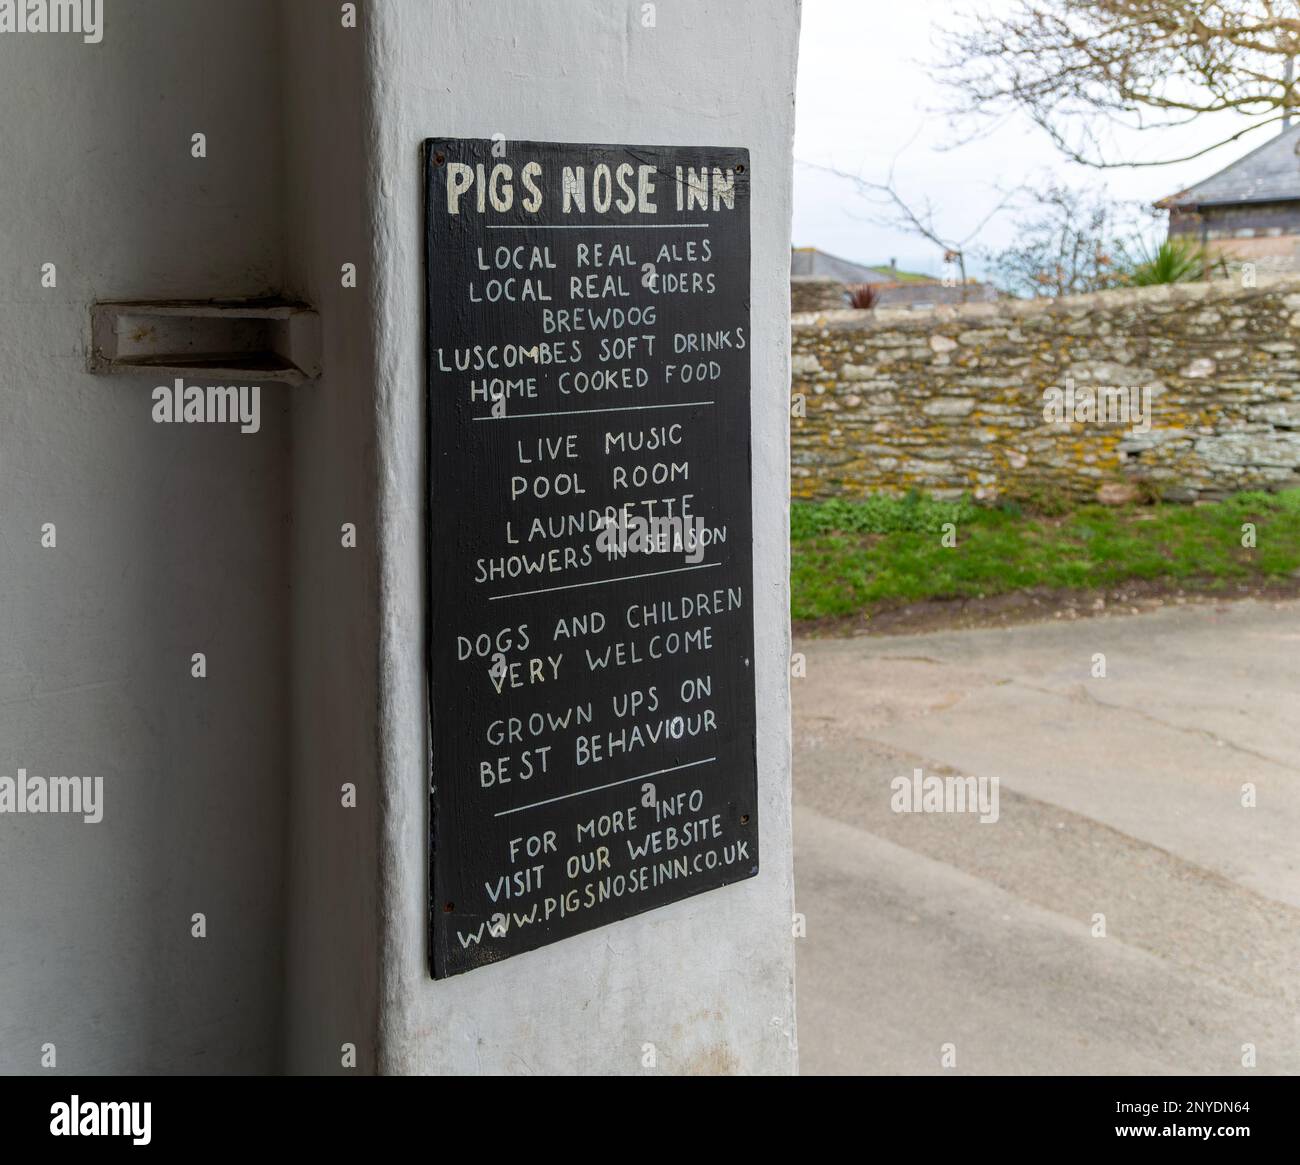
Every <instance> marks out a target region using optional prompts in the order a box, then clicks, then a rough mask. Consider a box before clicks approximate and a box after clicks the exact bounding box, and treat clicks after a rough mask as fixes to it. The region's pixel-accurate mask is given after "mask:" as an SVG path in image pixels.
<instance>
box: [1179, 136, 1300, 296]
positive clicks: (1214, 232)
mask: <svg viewBox="0 0 1300 1165" xmlns="http://www.w3.org/2000/svg"><path fill="white" fill-rule="evenodd" d="M1297 150H1300V126H1294V127H1292V128H1290V129H1284V130H1283V131H1282V132H1281V133H1280V134H1278V135H1277V136H1276V137H1274V138H1271V139H1270V140H1268V141H1267V142H1265V143H1264V144H1263V145H1262V146H1260V147H1259V148H1258V149H1255V150H1252V151H1251V152H1250V153H1249V154H1247V155H1245V157H1242V158H1238V159H1237V160H1236V161H1235V162H1233V163H1232V164H1231V165H1230V166H1227V167H1225V168H1224V169H1222V170H1220V171H1219V172H1218V173H1217V174H1214V175H1212V176H1211V177H1209V178H1206V179H1205V181H1203V182H1198V183H1197V184H1196V185H1195V186H1190V187H1188V188H1187V189H1186V190H1182V191H1180V192H1179V193H1177V194H1171V195H1170V196H1169V197H1168V198H1162V199H1161V200H1160V201H1159V202H1157V203H1156V206H1158V207H1160V208H1162V209H1164V210H1167V211H1169V237H1170V238H1190V239H1194V240H1196V241H1197V242H1200V243H1202V244H1204V245H1205V246H1206V247H1207V248H1208V249H1209V250H1210V251H1212V252H1213V253H1215V254H1218V255H1221V256H1223V258H1225V259H1226V260H1228V261H1229V263H1230V265H1232V266H1238V265H1239V264H1241V263H1246V262H1252V263H1255V264H1257V265H1258V266H1260V267H1262V268H1265V269H1267V270H1271V271H1300V154H1297Z"/></svg>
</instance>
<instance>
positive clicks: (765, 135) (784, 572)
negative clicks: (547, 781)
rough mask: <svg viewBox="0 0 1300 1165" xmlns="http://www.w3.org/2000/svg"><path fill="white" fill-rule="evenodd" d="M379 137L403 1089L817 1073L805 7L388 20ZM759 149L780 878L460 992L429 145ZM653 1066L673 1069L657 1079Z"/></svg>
mask: <svg viewBox="0 0 1300 1165" xmlns="http://www.w3.org/2000/svg"><path fill="white" fill-rule="evenodd" d="M364 20H365V21H366V23H367V27H366V28H365V29H364V30H363V31H364V34H365V36H366V37H367V53H368V57H367V62H366V68H367V70H368V77H367V81H368V84H369V93H370V96H369V112H368V116H369V124H368V127H367V131H368V133H370V134H371V135H372V140H371V142H370V149H371V150H372V154H371V157H370V160H369V177H368V182H369V183H371V184H372V185H371V187H370V188H369V189H368V191H367V197H368V202H369V206H370V208H371V210H372V212H373V231H374V234H373V241H372V247H373V250H372V254H371V260H370V266H371V278H372V280H373V295H374V297H375V300H374V304H373V317H372V320H373V327H374V335H373V342H374V353H373V359H374V367H375V384H374V393H375V407H376V416H375V423H376V430H375V457H376V461H377V464H376V467H375V469H376V481H377V489H378V498H377V507H378V519H379V522H378V532H377V534H378V572H379V582H378V598H379V618H380V627H379V643H380V652H379V659H378V686H379V699H378V704H377V718H378V723H377V726H376V728H377V741H378V747H379V752H380V757H379V765H380V768H379V781H380V784H381V806H382V808H381V812H380V819H379V822H378V873H379V878H380V882H379V908H380V920H379V929H380V934H379V943H380V946H379V960H380V962H379V968H378V975H379V983H378V986H377V998H378V1002H377V1008H376V1010H377V1025H378V1032H377V1043H376V1046H375V1065H374V1066H375V1069H376V1070H378V1071H380V1072H383V1073H602V1074H640V1073H648V1072H653V1073H657V1074H689V1073H788V1072H792V1071H794V1070H795V1067H796V1045H795V1026H794V939H793V937H792V933H791V932H792V924H791V915H792V911H793V909H794V905H793V879H792V863H791V826H790V736H789V691H788V687H789V652H790V641H789V601H788V599H789V596H788V573H789V572H788V509H789V426H788V421H789V375H790V370H789V348H790V331H789V278H788V277H789V265H790V250H789V248H790V200H791V165H792V163H791V140H792V135H793V129H794V84H795V65H796V55H797V47H798V32H799V5H798V3H797V2H796V0H659V2H658V3H656V4H644V3H641V2H640V0H514V2H512V3H509V4H494V3H484V2H483V0H434V2H430V0H385V2H384V3H382V4H376V5H367V6H365V8H364ZM493 134H503V135H505V137H506V138H507V139H508V140H509V139H516V140H518V139H532V140H539V141H565V142H608V143H618V142H628V143H646V144H664V145H708V146H740V147H747V148H748V149H749V150H750V151H751V169H752V256H753V257H752V309H751V310H752V318H751V322H752V328H753V340H754V343H753V347H752V360H753V364H752V374H753V399H752V415H753V432H752V448H753V475H754V476H753V517H754V562H755V567H754V570H755V580H754V582H755V586H754V592H755V610H754V622H755V633H756V662H757V700H758V769H759V791H760V810H759V812H760V822H761V831H762V832H761V845H762V853H763V861H762V869H761V872H760V873H759V875H758V876H757V877H756V878H753V879H750V880H748V881H742V882H739V883H736V884H734V885H731V886H727V887H725V888H723V889H720V890H716V891H712V892H709V893H706V894H702V895H698V896H696V897H692V898H689V899H686V900H684V901H680V902H677V903H675V904H673V905H671V906H668V907H665V908H662V909H658V910H654V911H651V912H649V913H646V914H642V915H639V916H637V917H635V918H632V919H630V920H627V921H623V922H619V923H616V924H614V925H612V926H607V927H603V928H601V929H598V930H595V931H592V932H589V933H586V934H583V935H580V936H579V937H576V938H570V939H567V940H565V941H563V942H559V943H556V944H554V945H551V946H548V947H544V948H542V949H540V950H537V951H533V952H531V953H528V954H524V955H520V956H517V957H515V958H511V959H508V960H505V961H503V962H500V963H497V964H494V965H492V966H489V967H485V968H481V969H479V970H475V971H472V972H470V973H468V974H465V975H460V976H457V977H455V978H452V979H447V980H442V981H439V982H434V981H433V980H431V979H430V978H429V974H428V970H427V966H428V958H427V953H426V950H427V948H426V937H425V926H426V909H427V906H426V893H427V890H426V887H427V875H426V870H427V865H428V856H429V855H428V840H427V830H428V820H427V810H426V802H427V793H426V786H427V776H428V774H427V767H428V756H429V740H428V728H427V720H426V703H425V701H426V692H425V663H424V654H423V653H424V643H425V630H426V628H425V618H426V602H425V579H424V570H423V555H424V552H425V533H424V522H425V516H424V499H423V492H424V489H425V469H424V465H425V463H424V456H425V453H424V440H425V438H424V434H425V410H424V402H423V391H424V375H425V365H424V359H425V358H424V344H423V332H422V329H423V316H422V296H423V285H422V280H423V278H424V272H423V263H422V258H421V254H422V252H421V246H422V238H423V232H424V223H423V212H422V197H421V167H420V145H421V142H422V141H423V140H424V139H425V138H429V137H434V136H445V137H482V138H488V137H491V136H492V135H493ZM646 1044H653V1045H654V1046H655V1049H656V1066H655V1067H654V1068H653V1069H648V1068H646V1067H644V1066H643V1047H644V1045H646Z"/></svg>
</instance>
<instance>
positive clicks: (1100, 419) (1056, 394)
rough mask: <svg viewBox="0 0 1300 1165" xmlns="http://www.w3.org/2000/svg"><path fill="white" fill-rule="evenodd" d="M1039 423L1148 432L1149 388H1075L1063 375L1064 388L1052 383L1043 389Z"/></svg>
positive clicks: (1110, 386) (1149, 418) (1102, 385)
mask: <svg viewBox="0 0 1300 1165" xmlns="http://www.w3.org/2000/svg"><path fill="white" fill-rule="evenodd" d="M1043 420H1045V421H1047V422H1048V423H1049V424H1052V425H1070V424H1075V423H1082V424H1095V425H1129V426H1130V427H1131V428H1132V430H1133V432H1134V433H1149V432H1150V431H1151V386H1150V385H1149V384H1144V385H1141V386H1138V385H1125V384H1093V385H1076V384H1075V383H1074V380H1073V379H1072V378H1071V377H1069V376H1067V377H1066V378H1065V387H1064V388H1061V387H1059V386H1058V385H1055V384H1054V385H1052V386H1051V387H1050V388H1047V389H1044V391H1043Z"/></svg>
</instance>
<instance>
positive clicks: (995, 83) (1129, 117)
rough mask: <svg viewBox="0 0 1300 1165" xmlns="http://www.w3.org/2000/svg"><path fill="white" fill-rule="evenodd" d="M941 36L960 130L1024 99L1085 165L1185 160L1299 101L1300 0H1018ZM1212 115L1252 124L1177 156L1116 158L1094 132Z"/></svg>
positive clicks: (1022, 106)
mask: <svg viewBox="0 0 1300 1165" xmlns="http://www.w3.org/2000/svg"><path fill="white" fill-rule="evenodd" d="M940 39H941V44H942V47H943V51H944V60H943V62H942V63H941V64H940V65H939V66H938V67H937V69H936V78H937V79H938V80H939V81H941V82H943V83H944V84H945V85H946V86H947V87H948V89H949V91H950V92H951V93H952V94H953V96H954V102H953V104H952V105H950V106H949V108H948V109H947V110H946V112H947V113H948V114H949V116H950V117H952V118H953V119H954V120H955V122H956V124H958V125H960V126H963V127H964V129H965V131H966V133H967V136H969V131H970V130H971V127H972V126H975V125H977V124H978V123H980V122H981V121H987V120H988V119H990V118H992V117H1001V116H1003V115H1004V114H1005V113H1006V112H1007V111H1008V110H1009V109H1019V110H1020V111H1022V112H1024V113H1026V114H1027V115H1028V116H1029V117H1030V118H1031V119H1032V120H1033V121H1034V122H1036V123H1037V124H1038V125H1040V126H1041V127H1042V128H1043V129H1044V130H1046V131H1047V133H1048V134H1049V135H1050V137H1051V138H1052V141H1053V142H1054V143H1055V144H1056V145H1057V147H1058V148H1059V149H1061V151H1062V152H1063V153H1065V154H1066V156H1067V157H1069V158H1071V159H1072V160H1074V161H1076V162H1080V163H1082V164H1084V165H1087V166H1094V167H1097V168H1102V169H1111V168H1117V167H1135V166H1163V165H1169V164H1171V163H1174V162H1182V161H1188V160H1190V159H1192V158H1198V157H1201V156H1202V155H1204V154H1207V153H1210V152H1211V151H1212V150H1215V149H1218V148H1219V147H1220V146H1224V145H1227V144H1228V143H1229V142H1234V141H1237V140H1238V139H1239V138H1241V137H1243V136H1244V135H1245V134H1247V133H1251V132H1253V131H1254V130H1256V129H1260V128H1262V127H1263V126H1267V125H1271V124H1273V123H1275V122H1283V123H1285V122H1286V120H1287V119H1288V118H1289V117H1290V116H1291V115H1293V114H1294V113H1296V112H1300V91H1297V89H1298V87H1297V83H1296V79H1295V76H1294V70H1293V69H1292V68H1291V67H1290V66H1289V64H1288V62H1290V61H1292V60H1293V59H1294V57H1295V56H1296V55H1297V54H1298V53H1300V0H1016V2H1015V5H1014V7H1013V8H1012V9H1011V10H1010V12H1009V13H1007V14H1004V15H997V16H991V15H987V14H984V13H979V12H976V13H973V14H970V15H967V16H966V17H965V18H964V20H963V21H962V23H961V26H960V27H959V28H958V29H957V30H956V31H954V32H950V33H947V34H941V38H940ZM1216 114H1231V115H1237V116H1244V117H1246V118H1248V119H1250V121H1251V124H1250V125H1248V126H1247V127H1246V128H1245V129H1236V128H1235V126H1234V127H1233V128H1234V130H1235V132H1232V133H1225V134H1224V135H1223V136H1222V137H1220V138H1219V139H1218V140H1216V141H1215V142H1214V144H1213V145H1211V146H1207V147H1206V148H1204V149H1202V150H1198V151H1196V152H1194V153H1191V154H1186V155H1184V156H1182V157H1177V158H1159V159H1138V160H1131V159H1128V160H1122V161H1116V160H1114V158H1113V157H1111V156H1108V155H1109V154H1110V151H1109V150H1106V149H1104V144H1105V143H1103V141H1102V139H1101V138H1100V137H1099V136H1098V133H1097V127H1098V125H1110V126H1112V127H1115V128H1121V129H1128V130H1135V131H1138V132H1145V131H1149V130H1152V129H1159V128H1166V127H1168V126H1170V125H1177V124H1186V123H1187V122H1188V121H1189V120H1194V119H1198V118H1206V117H1213V116H1214V115H1216Z"/></svg>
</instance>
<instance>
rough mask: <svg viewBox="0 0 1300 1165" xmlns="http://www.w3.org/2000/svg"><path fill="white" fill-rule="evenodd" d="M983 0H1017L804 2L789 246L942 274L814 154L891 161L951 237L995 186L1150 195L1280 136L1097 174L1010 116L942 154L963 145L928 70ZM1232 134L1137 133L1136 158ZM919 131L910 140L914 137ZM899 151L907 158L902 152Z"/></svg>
mask: <svg viewBox="0 0 1300 1165" xmlns="http://www.w3.org/2000/svg"><path fill="white" fill-rule="evenodd" d="M975 3H978V4H979V5H980V7H981V9H983V10H993V11H996V10H997V9H998V8H1006V7H1008V6H1009V5H1008V0H901V2H900V0H804V5H803V33H802V38H801V45H800V51H799V92H798V103H797V106H796V130H795V148H794V155H795V171H794V244H795V246H815V247H820V248H822V249H823V250H825V251H830V252H831V253H832V254H836V255H840V256H843V257H844V258H846V259H852V260H855V261H858V262H864V263H868V264H872V265H874V264H883V263H887V262H889V260H890V259H891V258H896V259H897V260H898V263H899V266H900V267H904V268H907V269H910V270H918V271H926V272H930V273H932V274H940V273H941V271H942V255H941V254H940V253H939V252H938V251H936V249H935V248H934V247H933V246H932V245H931V244H929V243H927V242H926V241H925V240H923V239H920V238H918V237H916V236H914V235H909V234H907V233H906V232H903V231H899V230H895V229H890V228H889V227H882V226H879V225H876V224H874V223H872V222H869V221H864V216H865V215H868V214H870V213H872V212H871V210H870V208H866V207H864V206H863V204H862V203H861V201H860V200H859V199H858V197H857V196H856V195H855V193H854V191H853V188H852V187H851V185H850V184H849V183H847V182H844V181H843V180H842V179H838V178H836V177H834V176H832V175H829V174H826V173H823V172H820V171H818V170H816V169H814V168H813V167H812V166H811V165H809V163H812V164H820V165H823V166H832V167H834V168H836V169H839V170H845V171H849V172H852V173H861V174H862V175H863V176H864V177H867V178H870V179H872V180H875V181H883V180H884V179H885V176H886V175H887V173H888V171H889V166H890V163H891V161H893V160H894V159H895V157H896V156H897V162H896V165H895V179H896V185H897V186H898V188H899V189H900V193H902V194H903V195H905V196H906V197H907V198H908V199H909V200H911V201H913V202H920V201H921V200H922V199H923V198H926V197H928V198H929V199H930V200H931V201H932V202H933V203H934V205H935V206H936V208H937V211H938V213H937V215H936V221H937V222H938V224H939V225H940V226H941V227H942V228H943V229H944V231H945V232H947V233H948V234H950V235H954V236H958V237H960V236H962V235H965V234H966V233H967V232H969V231H970V230H972V229H974V228H975V227H976V225H977V224H978V223H979V221H980V220H981V219H982V218H983V217H984V215H985V214H987V212H988V211H989V209H990V208H992V207H993V206H995V205H996V204H997V202H998V201H999V200H1000V198H1001V195H1000V194H999V193H998V190H997V187H998V185H999V184H1000V185H1002V186H1004V187H1011V186H1015V185H1017V184H1019V183H1021V182H1023V181H1025V180H1026V179H1029V180H1035V179H1037V178H1039V177H1041V176H1042V175H1043V174H1045V173H1048V172H1050V173H1052V174H1054V175H1055V176H1056V177H1057V178H1058V179H1060V180H1062V181H1064V182H1066V183H1068V184H1069V185H1072V186H1093V187H1096V186H1101V187H1104V188H1105V189H1106V190H1108V191H1109V193H1110V194H1111V196H1112V197H1114V198H1117V199H1126V200H1127V199H1133V200H1142V201H1144V202H1152V201H1154V200H1155V199H1157V198H1162V197H1164V196H1165V195H1167V194H1172V193H1174V192H1175V191H1177V190H1180V189H1182V188H1183V187H1185V186H1188V185H1190V184H1191V183H1193V182H1196V181H1199V180H1200V179H1202V178H1205V177H1208V176H1209V175H1210V174H1212V173H1214V172H1215V171H1217V170H1220V169H1222V168H1223V167H1224V166H1226V165H1227V164H1228V163H1229V162H1230V161H1232V160H1233V159H1234V158H1236V157H1239V156H1240V155H1242V154H1243V153H1246V152H1247V151H1249V150H1251V149H1254V148H1255V147H1256V146H1258V145H1260V144H1262V143H1263V142H1264V141H1265V140H1267V138H1268V136H1270V135H1272V134H1273V133H1275V132H1276V130H1275V129H1273V128H1272V127H1265V128H1263V129H1261V130H1259V131H1258V133H1255V134H1250V135H1248V136H1247V137H1246V138H1245V139H1244V140H1243V141H1241V142H1237V143H1233V144H1232V145H1229V146H1225V147H1224V148H1223V149H1221V150H1216V151H1215V152H1214V153H1213V154H1210V155H1208V156H1206V157H1204V158H1201V159H1200V160H1199V161H1195V162H1189V163H1182V164H1180V165H1176V166H1170V167H1159V168H1153V169H1137V170H1132V169H1126V170H1110V171H1098V170H1094V169H1091V168H1088V167H1084V166H1079V165H1076V164H1073V163H1068V162H1066V161H1064V160H1063V159H1062V157H1061V155H1060V154H1059V153H1058V152H1057V150H1056V148H1055V147H1054V146H1053V145H1052V144H1051V142H1050V140H1049V139H1048V138H1047V135H1046V134H1045V133H1043V131H1042V130H1040V129H1039V128H1038V127H1037V126H1035V125H1033V123H1032V122H1030V121H1028V119H1026V118H1023V117H1014V118H1012V119H1011V120H1010V121H1009V122H1008V123H1007V124H1005V125H1004V126H1003V127H1002V128H1001V129H1000V130H999V131H998V132H997V133H995V134H994V135H993V136H992V137H989V138H985V139H983V140H981V141H978V142H972V143H970V144H968V145H964V146H960V147H958V148H957V149H955V150H951V151H948V152H941V151H940V150H939V149H938V148H937V147H940V146H942V145H945V144H947V143H950V142H952V141H953V140H954V134H953V131H952V130H951V128H950V127H949V126H948V124H947V122H946V120H945V119H944V118H943V117H941V116H937V115H936V114H934V113H933V112H929V111H932V110H933V109H934V108H935V107H936V106H938V105H939V104H940V103H941V102H942V100H943V97H944V94H943V92H942V91H941V90H940V89H939V88H938V87H937V86H936V84H935V82H934V81H933V80H932V79H931V77H930V76H929V75H928V73H927V69H926V66H927V65H928V64H930V63H932V62H934V61H936V60H937V59H938V56H939V53H938V49H937V47H936V45H935V43H934V39H933V38H934V33H935V31H936V30H937V29H943V28H945V27H951V26H952V25H953V23H954V21H955V20H956V19H957V17H956V14H957V13H960V12H963V11H968V10H970V8H971V6H972V4H975ZM1226 132H1229V131H1228V129H1227V127H1226V126H1225V127H1223V128H1220V127H1218V126H1212V125H1210V124H1208V123H1204V122H1203V123H1201V124H1197V125H1193V126H1191V127H1188V128H1186V129H1183V130H1180V131H1163V132H1162V133H1161V135H1160V136H1159V137H1154V136H1152V135H1151V134H1147V135H1142V136H1141V137H1140V138H1135V137H1133V136H1132V135H1130V137H1129V139H1128V144H1127V145H1126V148H1128V149H1130V150H1131V151H1132V152H1131V153H1129V154H1128V155H1127V156H1129V157H1142V156H1146V157H1151V156H1177V155H1179V154H1183V153H1187V152H1190V150H1191V149H1196V148H1199V147H1201V146H1205V145H1209V144H1210V143H1212V142H1213V141H1215V140H1218V138H1220V137H1222V136H1224V135H1225V134H1226ZM909 140H911V144H910V145H909V144H908V142H909ZM900 151H902V152H901V154H900ZM1014 222H1015V215H1014V213H1005V212H1004V213H1003V214H1002V215H1000V216H999V217H998V218H996V219H994V220H993V222H992V223H991V224H990V225H989V226H988V227H987V228H986V229H985V230H983V231H982V232H981V234H980V236H979V238H978V239H977V240H976V241H975V242H974V243H969V244H967V251H968V253H969V252H970V251H971V249H972V248H973V247H974V246H975V245H976V243H983V244H985V245H987V246H990V247H992V248H993V249H995V250H996V249H997V248H999V247H1001V246H1005V245H1007V244H1008V242H1009V241H1010V240H1011V239H1012V238H1013V237H1014V229H1015V228H1014Z"/></svg>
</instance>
